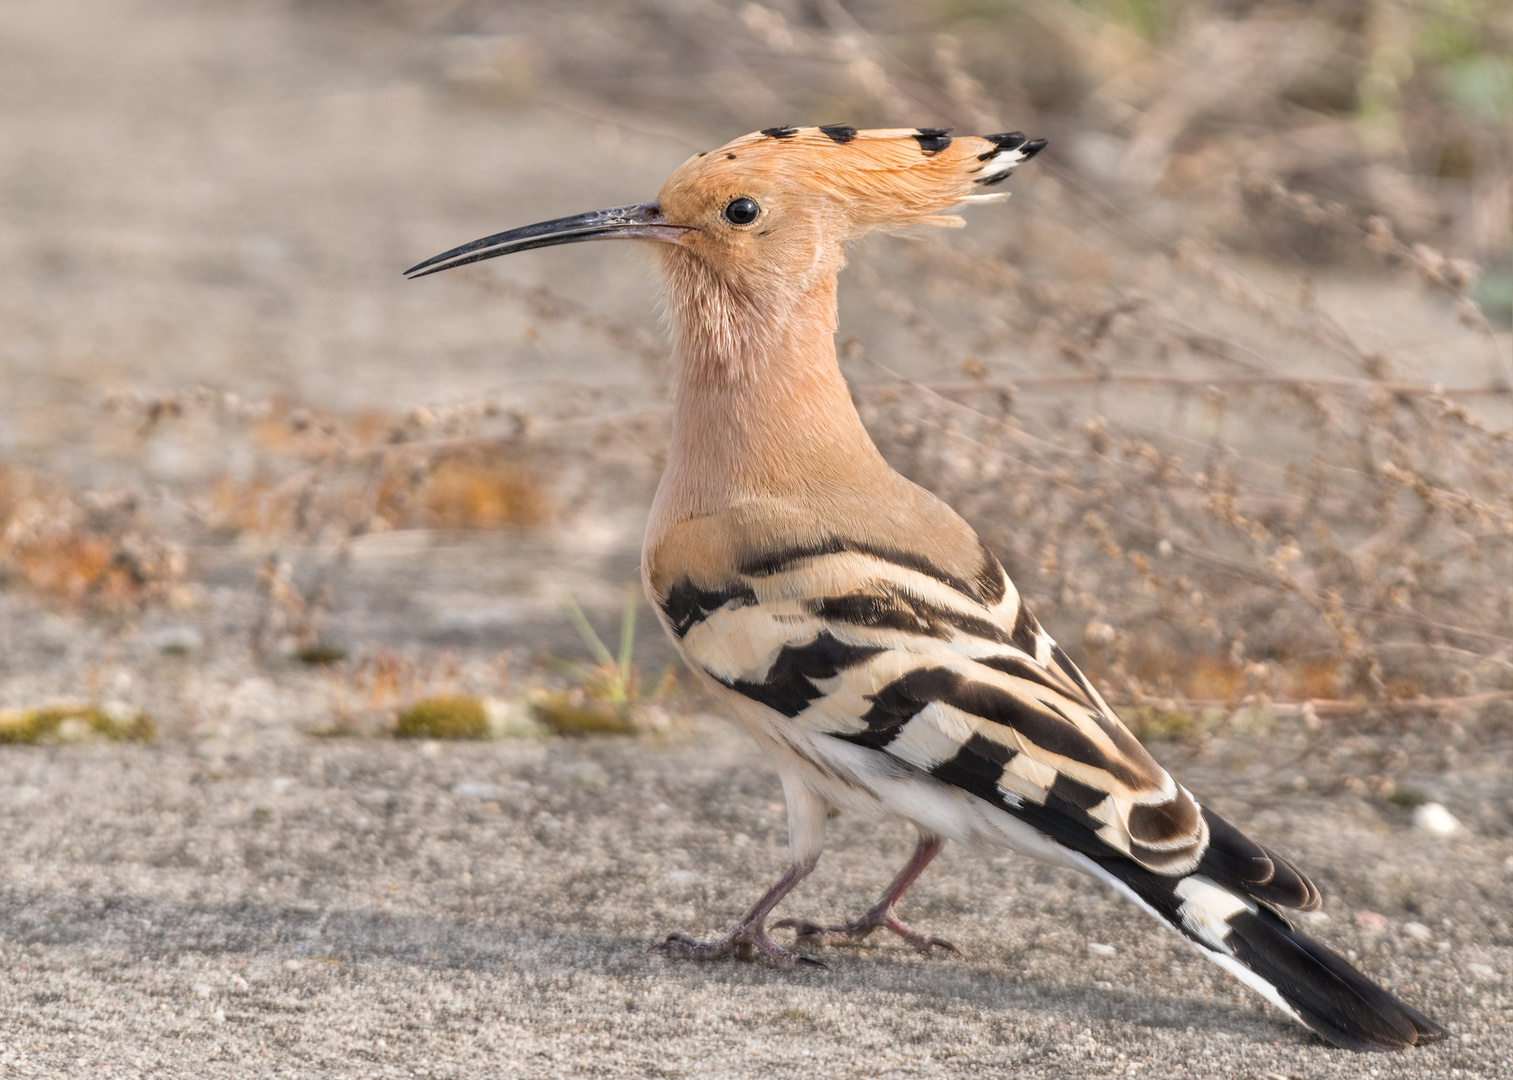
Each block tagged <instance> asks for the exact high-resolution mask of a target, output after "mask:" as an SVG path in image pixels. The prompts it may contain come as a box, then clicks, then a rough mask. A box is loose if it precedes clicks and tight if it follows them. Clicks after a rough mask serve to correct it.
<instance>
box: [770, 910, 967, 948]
mask: <svg viewBox="0 0 1513 1080" xmlns="http://www.w3.org/2000/svg"><path fill="white" fill-rule="evenodd" d="M772 928H773V929H774V930H780V929H784V928H786V929H789V930H792V931H793V935H794V941H795V942H798V941H802V942H804V943H805V944H806V945H816V946H819V947H821V948H838V947H839V948H844V947H846V946H854V945H860V944H862V943H863V942H864V941H866V940H867V938H869V937H871V936H872V934H873V932H874V931H877V930H888V931H891V932H892V933H895V934H897V935H898V936H899V937H900V938H902V939H903V940H904V941H905V942H907V943H908V944H909V945H910V946H911V947H913V948H914V950H915V951H916V952H919V953H923V954H924V955H926V956H929V955H930V951H931V950H932V949H944V950H946V951H947V952H952V953H955V954H956V955H957V956H960V955H961V950H960V949H958V948H957V947H956V946H955V945H953V944H951V943H950V942H949V941H947V940H946V939H945V938H938V937H927V936H925V935H924V934H919V933H916V932H915V931H914V930H912V929H910V928H909V927H908V926H907V925H905V924H904V923H902V922H900V921H899V920H898V919H897V918H896V917H895V916H894V915H893V914H891V913H888V912H876V913H874V912H869V913H867V914H866V915H864V916H862V917H861V918H860V919H852V920H851V921H850V922H848V923H846V924H845V925H844V926H821V925H820V924H819V923H813V922H809V921H808V920H807V919H782V920H780V921H778V922H775V923H773V924H772Z"/></svg>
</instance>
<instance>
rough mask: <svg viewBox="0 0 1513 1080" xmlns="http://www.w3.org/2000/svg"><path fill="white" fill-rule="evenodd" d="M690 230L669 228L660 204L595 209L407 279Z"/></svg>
mask: <svg viewBox="0 0 1513 1080" xmlns="http://www.w3.org/2000/svg"><path fill="white" fill-rule="evenodd" d="M690 231H696V230H694V227H693V226H692V225H669V224H668V223H667V222H666V221H663V220H662V206H661V204H660V203H655V202H649V203H637V204H636V205H634V206H612V207H610V208H609V209H608V210H591V211H590V212H588V213H587V214H577V215H575V216H573V217H565V218H558V219H557V220H556V221H541V222H537V223H536V224H535V225H526V226H523V227H521V228H519V229H511V230H510V231H509V232H502V233H495V234H494V235H493V236H485V237H484V238H483V239H482V240H474V241H473V242H472V243H471V244H463V245H462V246H461V247H455V248H453V249H452V250H451V251H443V252H442V253H441V254H440V255H437V256H436V257H435V258H431V259H427V260H426V261H425V262H423V263H418V264H416V265H415V266H412V267H410V268H409V269H408V270H406V271H405V276H406V277H408V278H410V279H411V280H414V279H415V278H420V277H425V276H426V275H427V274H434V273H436V272H437V271H439V270H450V269H452V267H454V266H466V265H467V264H468V263H474V262H481V261H483V260H484V259H492V258H494V257H495V256H496V255H513V254H514V253H515V252H517V251H529V250H530V249H531V248H540V247H551V246H552V245H553V244H576V243H578V242H579V241H580V240H660V241H662V242H663V243H670V244H676V243H677V242H678V240H679V239H680V238H681V237H682V236H683V235H684V234H685V233H688V232H690Z"/></svg>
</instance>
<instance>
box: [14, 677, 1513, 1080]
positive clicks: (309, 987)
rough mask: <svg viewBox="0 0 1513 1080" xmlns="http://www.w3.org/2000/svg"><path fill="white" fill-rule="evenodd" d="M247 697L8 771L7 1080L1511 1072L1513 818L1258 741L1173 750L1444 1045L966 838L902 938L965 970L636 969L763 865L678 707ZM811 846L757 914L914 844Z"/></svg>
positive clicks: (735, 798) (866, 839)
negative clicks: (1400, 801) (1408, 1037)
mask: <svg viewBox="0 0 1513 1080" xmlns="http://www.w3.org/2000/svg"><path fill="white" fill-rule="evenodd" d="M239 701H240V704H239V705H238V708H240V709H241V710H242V711H243V712H244V713H245V714H246V716H248V717H253V718H254V719H252V720H248V721H246V722H245V723H244V724H243V725H242V726H240V727H237V726H236V725H235V724H232V725H231V726H230V727H227V728H223V730H222V732H221V733H220V734H217V735H215V736H214V737H209V738H202V739H176V740H172V741H169V742H165V743H164V744H162V745H157V746H150V747H137V746H121V745H94V746H89V745H86V746H65V747H28V748H22V747H5V748H0V835H3V836H4V838H5V841H4V843H3V844H0V1075H3V1076H6V1077H12V1076H14V1077H42V1076H46V1077H52V1076H80V1075H85V1074H87V1075H92V1076H94V1075H98V1076H144V1077H148V1076H150V1077H159V1076H161V1077H169V1076H173V1077H178V1076H185V1077H190V1076H192V1077H222V1076H224V1077H233V1076H234V1077H242V1076H248V1077H250V1076H266V1075H270V1074H282V1075H298V1076H305V1075H308V1076H351V1077H359V1076H415V1075H420V1076H498V1075H518V1076H580V1075H596V1076H648V1075H652V1076H690V1077H691V1076H700V1077H702V1076H753V1075H756V1076H811V1077H813V1076H824V1077H829V1076H888V1077H893V1076H967V1075H982V1074H984V1073H985V1072H986V1071H988V1070H991V1071H992V1073H993V1074H994V1075H1012V1076H1102V1075H1125V1076H1137V1075H1147V1076H1195V1077H1209V1076H1212V1077H1232V1076H1233V1077H1259V1078H1269V1077H1275V1076H1282V1077H1293V1076H1297V1077H1315V1076H1377V1075H1388V1076H1404V1077H1408V1076H1424V1077H1430V1076H1432V1077H1445V1076H1447V1075H1448V1076H1456V1075H1465V1076H1487V1077H1491V1076H1506V1075H1507V1062H1508V1061H1509V1060H1513V1031H1510V1028H1513V936H1510V929H1509V920H1508V916H1509V912H1508V904H1507V898H1508V896H1509V895H1510V891H1513V841H1510V839H1509V838H1508V837H1507V835H1506V833H1507V829H1506V827H1505V826H1504V827H1503V829H1502V830H1501V831H1502V833H1503V835H1502V836H1501V837H1500V838H1496V839H1489V838H1486V837H1484V836H1482V835H1479V833H1478V831H1477V830H1475V829H1467V830H1463V831H1462V832H1461V833H1460V834H1459V835H1457V836H1454V837H1450V838H1438V837H1434V836H1432V835H1430V834H1428V833H1426V832H1424V831H1423V830H1416V829H1414V828H1413V827H1412V825H1411V817H1410V814H1409V813H1408V812H1407V811H1405V810H1399V809H1397V808H1395V807H1392V806H1390V805H1389V804H1386V803H1379V802H1377V801H1375V800H1371V799H1368V798H1364V797H1358V796H1353V795H1348V794H1341V795H1337V796H1334V797H1330V798H1324V797H1318V796H1313V795H1305V794H1294V793H1292V792H1291V791H1289V792H1288V793H1287V794H1286V795H1281V796H1279V795H1276V793H1275V792H1274V791H1273V792H1272V793H1271V794H1268V790H1270V788H1269V783H1268V781H1267V780H1266V779H1265V777H1266V775H1267V774H1266V771H1265V770H1260V769H1257V768H1249V769H1247V768H1246V763H1247V762H1251V763H1252V764H1254V763H1255V762H1256V761H1258V760H1260V759H1261V758H1262V757H1264V756H1265V755H1264V750H1265V748H1264V747H1262V746H1258V745H1257V744H1248V743H1243V742H1236V741H1231V742H1216V743H1213V744H1210V746H1209V747H1208V749H1207V750H1206V751H1205V752H1203V753H1201V754H1199V755H1197V756H1196V757H1192V755H1191V754H1189V753H1187V752H1182V753H1179V754H1177V756H1179V757H1181V756H1188V757H1192V760H1189V761H1187V763H1186V765H1185V766H1184V767H1183V768H1182V770H1181V771H1182V773H1183V775H1184V777H1185V778H1186V779H1188V780H1189V781H1190V782H1191V784H1192V786H1194V787H1195V788H1197V789H1198V790H1200V791H1202V790H1204V789H1205V788H1207V789H1209V790H1227V791H1229V795H1228V796H1227V798H1225V799H1221V800H1217V801H1216V805H1218V806H1219V808H1220V809H1222V810H1223V811H1224V812H1226V813H1228V814H1230V815H1231V816H1233V817H1234V818H1236V819H1237V821H1238V823H1239V824H1241V825H1242V826H1243V827H1245V828H1247V829H1248V830H1251V831H1253V832H1254V833H1255V834H1257V835H1259V836H1260V838H1261V839H1263V840H1265V841H1267V842H1269V843H1273V844H1275V845H1276V846H1278V847H1279V848H1281V849H1282V850H1284V851H1287V852H1289V853H1291V854H1294V855H1296V856H1297V857H1298V859H1299V861H1300V862H1301V864H1302V865H1303V866H1305V867H1307V868H1308V870H1309V871H1310V872H1311V873H1312V874H1313V875H1314V876H1315V878H1316V880H1318V882H1319V883H1320V885H1321V886H1322V888H1323V891H1324V895H1325V909H1324V910H1325V912H1326V914H1327V916H1328V918H1327V919H1321V920H1318V921H1317V922H1316V923H1315V924H1314V926H1313V927H1312V930H1313V932H1315V933H1316V934H1317V935H1318V936H1320V937H1321V938H1323V939H1324V940H1326V941H1328V942H1329V943H1330V944H1332V945H1333V946H1334V947H1335V948H1338V949H1341V950H1349V951H1351V952H1353V953H1354V954H1356V955H1358V956H1359V957H1360V963H1361V964H1362V965H1363V966H1364V967H1365V968H1366V969H1367V970H1368V971H1370V972H1371V973H1372V975H1373V976H1375V977H1376V978H1378V979H1381V980H1383V981H1384V982H1386V983H1387V984H1388V985H1391V986H1393V987H1395V988H1397V989H1398V990H1399V991H1400V992H1401V993H1402V994H1404V995H1405V996H1407V997H1408V998H1409V999H1410V1000H1412V1001H1413V1002H1415V1003H1417V1004H1418V1005H1420V1006H1421V1007H1422V1008H1424V1009H1425V1010H1426V1011H1427V1012H1428V1013H1429V1014H1430V1015H1432V1016H1435V1017H1436V1018H1438V1019H1440V1020H1441V1021H1443V1022H1444V1023H1446V1025H1447V1026H1449V1027H1450V1029H1451V1030H1452V1032H1453V1033H1454V1035H1453V1037H1452V1039H1451V1040H1450V1041H1449V1042H1447V1043H1445V1044H1443V1045H1440V1046H1437V1047H1434V1048H1431V1049H1427V1050H1421V1051H1417V1052H1414V1053H1411V1054H1407V1055H1403V1056H1400V1057H1395V1058H1392V1059H1385V1058H1382V1057H1379V1056H1359V1055H1353V1054H1350V1053H1347V1052H1344V1051H1338V1050H1333V1049H1330V1048H1328V1047H1326V1046H1324V1045H1323V1044H1322V1043H1320V1042H1319V1041H1318V1040H1316V1039H1315V1038H1314V1037H1312V1036H1311V1035H1310V1034H1309V1033H1307V1032H1306V1031H1304V1030H1302V1029H1300V1028H1298V1027H1297V1026H1296V1025H1294V1024H1292V1023H1291V1022H1290V1021H1288V1020H1286V1019H1285V1018H1283V1017H1281V1016H1280V1015H1279V1014H1277V1013H1276V1012H1275V1011H1273V1010H1271V1009H1269V1008H1268V1007H1267V1006H1265V1005H1264V1004H1263V1003H1262V1002H1261V1001H1260V1000H1259V999H1257V998H1256V997H1255V996H1254V995H1251V994H1249V993H1248V992H1246V991H1244V990H1243V989H1242V988H1241V987H1240V986H1239V985H1238V984H1237V983H1236V982H1235V981H1233V980H1232V979H1230V978H1228V977H1227V976H1225V975H1224V974H1222V973H1221V972H1219V971H1218V970H1217V969H1215V968H1213V967H1212V966H1210V965H1209V964H1207V963H1206V962H1204V961H1203V960H1202V959H1201V958H1199V957H1197V956H1196V955H1194V954H1192V953H1191V952H1189V951H1188V950H1187V949H1186V948H1185V947H1184V946H1183V945H1182V944H1181V943H1180V942H1178V941H1177V939H1176V938H1175V937H1174V936H1172V935H1171V934H1169V933H1167V932H1165V931H1163V930H1161V929H1160V928H1158V927H1157V926H1156V925H1154V924H1153V923H1151V922H1149V921H1148V920H1147V919H1146V917H1145V916H1143V915H1141V914H1139V913H1138V912H1136V911H1134V910H1133V909H1132V908H1131V907H1130V906H1129V905H1128V904H1126V903H1125V902H1123V901H1122V900H1120V899H1118V898H1117V897H1116V896H1114V895H1113V894H1112V893H1110V892H1108V891H1107V890H1105V889H1103V888H1102V887H1100V886H1098V885H1096V884H1094V883H1092V882H1089V881H1086V880H1083V879H1081V878H1079V877H1078V876H1076V875H1073V874H1071V873H1069V872H1066V871H1062V870H1057V869H1053V868H1049V867H1044V866H1040V865H1038V864H1035V863H1032V862H1030V861H1029V860H1026V859H1022V858H1018V857H1012V856H1005V857H1003V858H996V859H984V858H980V857H977V856H974V855H971V854H969V853H965V852H962V851H959V850H955V849H950V850H948V851H947V853H946V855H945V856H943V857H942V858H941V860H939V862H938V863H937V865H936V866H935V867H932V869H931V870H930V871H929V872H928V873H927V874H926V875H925V877H924V879H923V880H922V881H921V882H920V884H919V885H918V886H917V887H916V889H915V890H914V892H913V893H912V894H911V896H910V898H909V899H908V901H907V902H906V910H905V916H906V918H909V919H911V920H912V921H913V922H914V923H915V924H916V925H917V926H919V927H922V928H926V929H928V930H929V931H930V932H931V933H934V934H939V935H942V936H944V937H946V938H948V939H950V940H952V941H954V942H955V943H956V944H957V945H959V946H960V947H961V949H962V952H963V955H962V956H961V957H959V958H958V957H939V956H937V957H935V958H930V959H926V958H922V957H919V956H916V955H915V954H914V953H912V952H911V951H910V950H909V949H907V948H906V947H904V946H902V945H901V944H900V943H897V942H895V941H880V942H877V943H876V944H875V945H873V946H872V947H869V948H864V949H859V950H846V951H832V952H830V953H828V954H827V955H826V959H827V960H828V962H829V963H830V965H831V968H830V970H829V971H828V972H823V971H809V970H804V971H798V972H778V971H773V970H770V969H766V968H761V967H756V966H751V965H744V964H737V963H735V962H723V963H719V964H713V965H707V966H702V965H701V966H693V965H676V964H671V963H668V962H666V961H664V960H662V959H660V958H658V957H655V956H650V955H648V954H647V951H646V949H647V946H648V945H649V944H650V943H652V942H654V941H656V940H658V939H659V938H660V937H661V936H662V935H664V934H665V933H667V932H668V931H671V930H676V929H682V930H686V931H689V932H692V933H695V934H699V935H708V934H710V933H713V932H714V931H716V930H717V929H718V928H719V926H721V925H722V924H724V923H727V922H728V921H730V920H733V919H734V918H735V916H736V915H737V914H739V912H740V911H741V910H742V909H743V907H744V906H745V905H746V904H748V903H749V902H750V901H751V900H752V899H754V898H755V896H756V895H757V893H758V892H759V891H760V889H761V888H762V887H764V886H765V885H766V884H767V882H768V881H769V879H771V878H772V877H774V876H775V875H776V874H777V872H778V871H779V870H780V868H781V867H782V865H783V862H784V858H785V854H786V851H785V835H784V822H783V815H782V811H781V792H780V788H779V785H778V783H777V780H776V778H775V776H774V775H773V774H772V773H771V772H770V771H769V770H768V769H766V768H763V767H760V766H758V767H755V768H753V767H752V765H751V761H750V757H751V754H750V747H749V745H748V744H747V743H746V742H745V740H744V737H743V736H740V735H739V734H737V733H735V732H734V731H732V730H728V729H727V728H726V727H725V726H724V725H723V724H721V723H719V722H718V721H715V720H713V719H699V720H696V721H694V722H693V723H692V724H691V725H689V726H686V727H680V728H679V729H678V732H677V734H676V735H674V736H669V737H666V738H662V739H655V740H653V739H623V738H609V739H601V740H547V741H539V742H538V741H526V742H504V743H468V744H462V743H400V742H395V741H390V740H387V739H347V740H329V739H326V740H321V739H315V738H311V737H309V736H305V735H301V734H299V733H298V732H296V731H292V730H290V729H289V728H288V727H287V726H284V725H280V724H278V723H274V722H270V721H269V720H268V706H269V705H270V703H272V702H273V701H274V691H273V690H272V689H270V685H269V684H267V683H266V682H263V683H261V684H260V685H257V686H253V687H251V688H243V689H242V690H241V697H240V699H239ZM260 708H261V710H262V711H259V709H260ZM257 717H262V721H261V722H257V720H256V718H257ZM1168 749H1169V750H1171V751H1172V753H1168V754H1166V755H1165V756H1166V757H1167V758H1168V760H1170V759H1171V757H1172V756H1173V753H1176V751H1175V748H1168ZM1506 776H1507V772H1506V769H1505V768H1503V767H1501V766H1499V767H1497V768H1494V769H1489V770H1487V771H1485V772H1477V771H1472V770H1462V772H1461V773H1459V774H1457V775H1456V776H1455V777H1452V778H1450V782H1451V783H1453V784H1454V788H1455V791H1456V794H1457V795H1458V796H1459V797H1460V799H1461V800H1462V801H1461V802H1456V801H1455V800H1454V799H1453V798H1452V799H1451V801H1452V805H1454V806H1461V807H1465V808H1471V807H1476V806H1481V807H1492V808H1498V807H1507V806H1508V800H1509V798H1510V789H1509V787H1508V783H1507V779H1506ZM1237 777H1238V778H1240V779H1242V780H1243V782H1241V783H1239V784H1227V783H1226V780H1227V779H1234V778H1237ZM1247 777H1248V778H1249V779H1245V778H1247ZM1437 782H1444V778H1441V780H1440V781H1437ZM1462 813H1463V814H1468V815H1469V813H1470V811H1469V810H1468V809H1462ZM1503 820H1504V822H1505V821H1506V818H1505V817H1504V818H1503ZM832 826H833V831H832V839H831V845H830V851H829V853H828V854H827V855H826V857H825V859H824V860H823V861H822V863H821V866H820V869H819V871H818V872H817V873H816V875H815V876H814V877H813V878H812V879H811V880H810V881H809V882H806V883H805V884H804V885H803V886H801V887H800V888H799V890H798V891H797V892H796V894H795V895H794V896H793V897H792V898H791V899H790V900H789V901H788V902H787V903H786V904H785V905H784V907H783V908H782V909H781V911H783V912H787V913H789V914H793V915H802V916H818V917H824V918H827V919H834V918H839V917H842V916H845V915H848V914H854V913H856V912H857V911H859V910H860V909H861V908H862V907H864V906H865V905H866V904H867V903H868V902H870V898H871V896H872V894H873V892H874V891H875V890H877V889H878V888H879V887H880V886H881V884H882V883H883V882H885V881H886V880H887V878H888V877H889V876H890V875H891V873H892V871H893V869H895V864H897V863H900V862H901V861H902V860H903V858H904V857H905V856H906V855H907V853H908V850H909V847H910V838H909V836H908V835H907V833H906V832H905V830H904V829H903V828H902V827H900V826H898V825H895V824H886V823H884V824H879V823H876V822H866V821H857V820H850V819H847V818H841V819H838V820H836V821H834V822H833V823H832ZM780 934H781V932H780Z"/></svg>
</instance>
